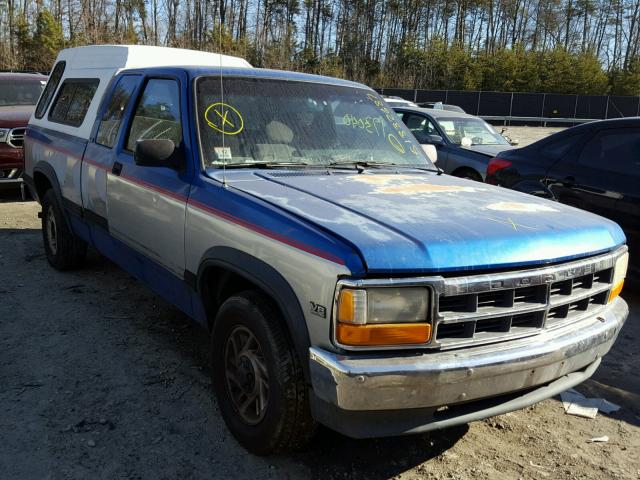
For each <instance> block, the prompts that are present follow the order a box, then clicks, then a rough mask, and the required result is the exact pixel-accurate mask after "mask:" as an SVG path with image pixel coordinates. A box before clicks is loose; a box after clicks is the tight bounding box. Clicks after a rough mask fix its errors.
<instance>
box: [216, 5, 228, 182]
mask: <svg viewBox="0 0 640 480" xmlns="http://www.w3.org/2000/svg"><path fill="white" fill-rule="evenodd" d="M223 9H224V2H223V1H221V2H220V11H219V12H218V13H219V16H220V24H219V25H218V30H219V34H218V35H219V37H220V39H219V43H220V48H219V51H218V59H219V60H220V102H221V104H220V107H221V112H220V113H222V117H224V116H225V115H224V85H223V82H222V22H223V19H224V15H223V11H224V10H223ZM224 129H225V126H224V123H223V124H222V128H221V130H222V150H221V151H222V186H223V187H226V186H227V151H226V149H225V145H224V135H225V133H224Z"/></svg>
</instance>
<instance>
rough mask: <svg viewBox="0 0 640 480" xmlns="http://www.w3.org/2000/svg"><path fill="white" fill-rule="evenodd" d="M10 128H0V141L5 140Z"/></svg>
mask: <svg viewBox="0 0 640 480" xmlns="http://www.w3.org/2000/svg"><path fill="white" fill-rule="evenodd" d="M10 131H11V130H10V129H9V128H0V143H2V142H6V141H7V135H9V132H10Z"/></svg>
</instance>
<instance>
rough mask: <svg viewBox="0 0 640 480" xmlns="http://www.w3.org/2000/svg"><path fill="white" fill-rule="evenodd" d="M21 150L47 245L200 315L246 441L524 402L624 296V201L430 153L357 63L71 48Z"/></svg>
mask: <svg viewBox="0 0 640 480" xmlns="http://www.w3.org/2000/svg"><path fill="white" fill-rule="evenodd" d="M185 65H186V66H185ZM25 154H26V175H25V181H26V182H27V184H28V186H29V187H30V189H31V191H32V193H33V195H34V197H35V198H36V199H37V200H38V201H39V202H40V203H41V204H42V227H43V228H42V232H43V241H44V248H45V251H46V255H47V258H48V260H49V262H50V263H51V265H52V266H53V267H54V268H57V269H59V270H68V269H71V268H76V267H79V266H80V265H81V264H82V261H83V259H84V256H85V253H86V249H87V245H91V246H92V247H94V248H95V249H97V250H98V251H99V252H101V253H102V254H104V255H105V256H107V257H108V258H110V259H111V260H113V261H114V262H115V263H117V264H118V265H120V266H121V267H122V268H124V269H126V270H127V271H129V272H131V273H132V274H133V275H135V276H136V277H137V278H139V279H140V280H141V281H143V282H144V283H145V284H146V285H148V286H149V287H150V288H152V289H153V290H155V291H156V292H157V293H158V294H159V295H160V296H162V297H163V298H164V299H166V300H167V301H169V302H171V303H172V304H174V305H176V306H177V307H178V308H180V309H181V310H182V311H184V312H185V313H186V314H187V315H189V316H191V317H193V318H194V319H195V320H196V321H197V322H199V323H200V324H202V326H203V327H204V328H206V329H207V331H208V334H209V335H210V338H211V362H212V365H211V375H212V384H213V389H214V391H215V395H216V397H217V402H218V405H219V407H220V411H221V413H222V415H223V417H224V420H225V421H226V423H227V425H228V427H229V429H230V430H231V432H233V434H234V435H235V437H236V438H237V439H238V441H239V442H240V443H241V444H242V445H244V446H245V447H246V448H247V449H248V450H250V451H252V452H255V453H259V454H267V453H271V452H277V451H285V450H289V449H293V448H298V447H300V446H301V445H304V443H305V441H307V440H308V439H309V438H310V437H311V436H312V435H313V432H314V428H315V426H316V425H317V424H318V423H321V424H324V425H327V426H329V427H330V428H332V429H335V430H337V431H340V432H342V433H344V434H346V435H349V436H353V437H375V436H387V435H400V434H408V433H418V432H425V431H428V430H433V429H439V428H444V427H448V426H452V425H456V424H461V423H466V422H471V421H474V420H479V419H482V418H486V417H489V416H493V415H498V414H501V413H505V412H509V411H512V410H515V409H519V408H523V407H525V406H528V405H531V404H533V403H535V402H538V401H540V400H543V399H545V398H549V397H551V396H553V395H556V394H558V393H559V392H561V391H563V390H565V389H567V388H570V387H572V386H574V385H576V384H578V383H580V382H582V381H584V380H585V379H587V378H589V376H591V375H592V374H593V372H594V371H595V370H596V368H597V367H598V365H599V363H600V361H601V358H602V356H603V355H605V354H606V353H607V352H608V351H609V349H610V348H611V346H612V345H613V343H614V341H615V339H616V337H617V335H618V333H619V332H620V329H621V328H622V325H623V323H624V321H625V319H626V317H627V314H628V307H627V304H626V303H625V302H624V300H622V299H621V298H620V296H619V294H620V291H621V289H622V285H623V282H624V278H625V274H626V268H627V263H628V254H627V247H626V246H625V237H624V235H623V233H622V231H621V230H620V228H619V227H618V226H617V225H616V224H615V223H613V222H611V221H608V220H606V219H604V218H601V217H598V216H596V215H592V214H590V213H587V212H583V211H580V210H577V209H574V208H571V207H568V206H565V205H560V204H556V203H552V202H549V201H546V200H543V199H538V198H534V197H531V196H527V195H524V194H519V193H517V192H513V191H510V190H506V189H500V188H497V187H493V186H490V185H483V184H480V183H477V182H472V181H468V180H464V179H459V178H455V177H450V176H447V175H442V174H441V172H440V171H439V170H438V169H437V168H436V167H435V166H434V165H433V164H432V163H431V162H430V161H429V160H428V159H427V158H426V157H425V155H424V153H423V151H422V149H421V148H420V145H419V144H417V143H416V141H415V139H414V138H413V137H412V136H411V134H410V132H409V131H408V130H407V128H406V127H405V126H404V125H403V124H402V122H401V121H400V119H399V118H398V117H397V116H396V114H395V113H394V112H393V111H391V110H390V109H389V107H387V106H386V104H385V103H384V101H383V100H382V99H381V97H379V96H378V95H377V94H376V93H375V92H374V91H373V90H371V89H369V88H367V87H365V86H363V85H360V84H356V83H352V82H347V81H342V80H337V79H333V78H326V77H319V76H313V75H303V74H297V73H291V72H280V71H271V70H262V69H255V68H252V67H251V66H250V65H249V64H248V63H246V62H245V61H244V60H242V59H238V58H234V57H227V56H220V55H215V54H208V53H203V52H191V51H184V50H183V51H181V50H174V49H162V48H157V47H128V46H101V47H82V48H75V49H69V50H64V51H62V52H61V53H60V55H59V57H58V60H57V62H56V64H55V66H54V68H53V71H52V74H51V77H50V79H49V82H48V84H47V86H46V88H45V90H44V92H43V94H42V97H41V99H40V101H39V103H38V105H37V108H36V111H35V113H34V115H33V116H32V118H31V120H30V123H29V127H28V129H27V132H26V138H25Z"/></svg>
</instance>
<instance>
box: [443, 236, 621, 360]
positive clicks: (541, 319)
mask: <svg viewBox="0 0 640 480" xmlns="http://www.w3.org/2000/svg"><path fill="white" fill-rule="evenodd" d="M624 251H625V249H624V248H623V249H620V250H618V251H616V252H613V253H609V254H605V255H599V256H596V257H592V258H589V259H585V260H579V261H576V262H569V263H565V264H560V265H556V266H552V267H544V268H539V269H533V270H528V271H527V270H525V271H519V272H506V273H495V274H486V275H475V276H467V277H453V278H445V279H444V285H443V286H441V288H439V289H438V290H439V292H437V293H436V302H437V304H436V307H435V322H434V323H435V346H439V347H440V348H442V349H446V348H456V347H463V346H467V345H476V344H482V343H490V342H497V341H502V340H507V339H512V338H519V337H524V336H528V335H534V334H536V333H539V332H540V331H542V330H544V329H547V330H548V329H553V328H557V327H561V326H564V325H567V324H569V323H572V322H575V321H577V320H579V319H581V318H583V317H584V316H585V315H587V314H593V313H594V312H597V311H598V310H600V309H602V308H603V306H604V305H606V303H607V299H608V297H609V292H610V290H611V286H612V285H611V282H612V281H613V266H614V264H615V261H616V259H617V258H618V256H619V255H621V254H622V253H623V252H624Z"/></svg>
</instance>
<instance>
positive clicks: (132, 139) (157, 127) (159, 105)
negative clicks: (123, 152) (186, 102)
mask: <svg viewBox="0 0 640 480" xmlns="http://www.w3.org/2000/svg"><path fill="white" fill-rule="evenodd" d="M151 138H153V139H168V140H172V141H173V143H175V144H176V146H179V145H180V142H181V141H182V125H181V122H180V88H179V86H178V82H177V81H175V80H169V79H160V78H153V79H151V80H149V81H148V82H147V85H146V86H145V89H144V93H143V94H142V98H141V99H140V102H139V103H138V106H137V107H136V111H135V114H134V116H133V120H132V122H131V127H130V128H129V135H128V137H127V150H130V151H133V150H135V148H136V142H138V140H147V139H151Z"/></svg>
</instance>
